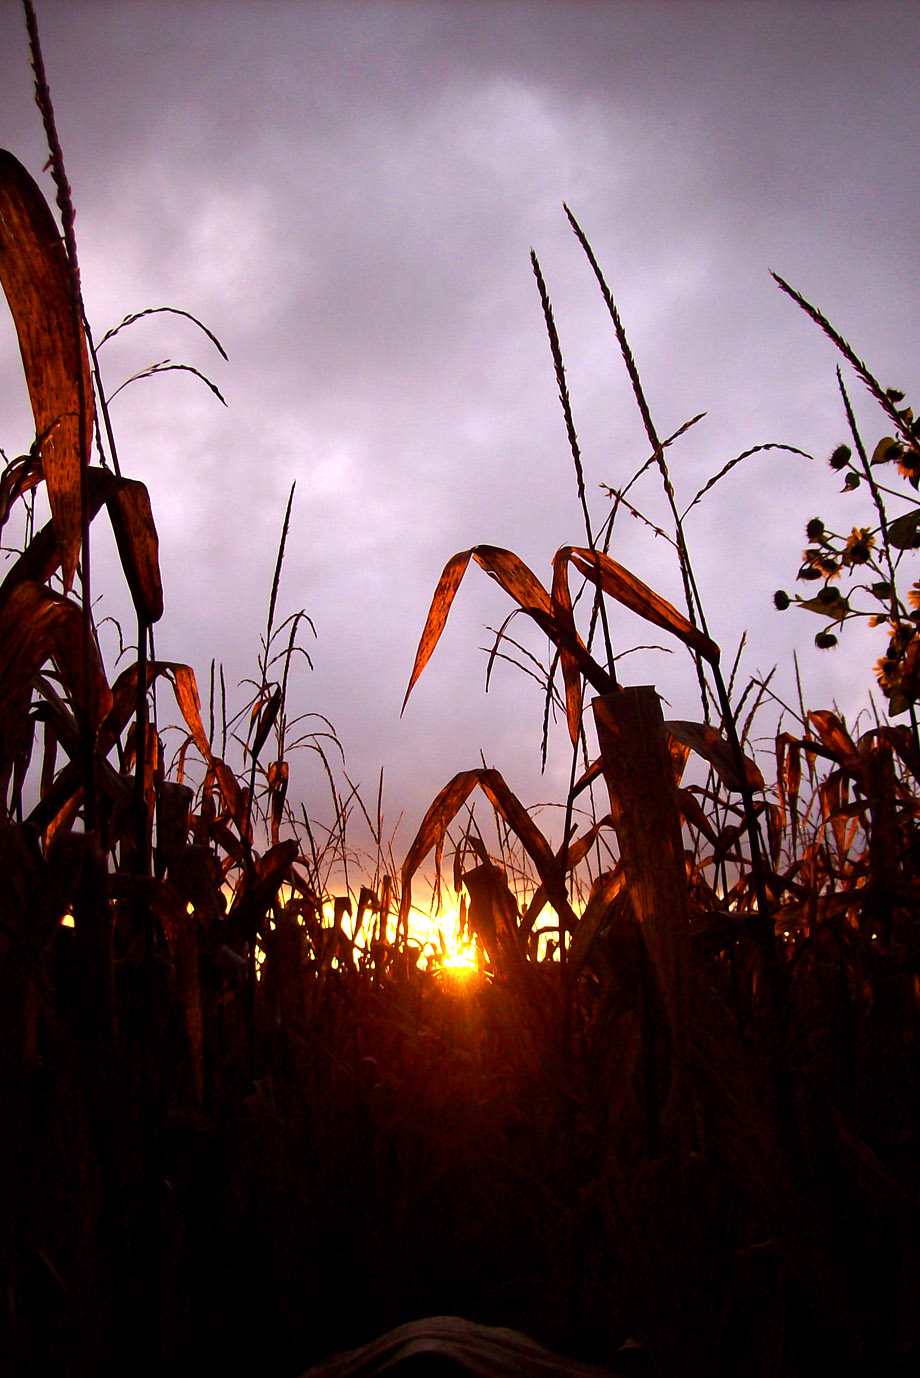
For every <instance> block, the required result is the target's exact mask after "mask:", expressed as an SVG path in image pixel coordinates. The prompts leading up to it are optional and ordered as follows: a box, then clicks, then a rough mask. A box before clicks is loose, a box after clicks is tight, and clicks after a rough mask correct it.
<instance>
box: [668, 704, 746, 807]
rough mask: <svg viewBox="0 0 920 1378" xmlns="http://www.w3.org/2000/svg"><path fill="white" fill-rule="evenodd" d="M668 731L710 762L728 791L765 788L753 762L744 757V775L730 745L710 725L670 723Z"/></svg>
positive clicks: (742, 758) (742, 757)
mask: <svg viewBox="0 0 920 1378" xmlns="http://www.w3.org/2000/svg"><path fill="white" fill-rule="evenodd" d="M665 730H666V731H667V732H669V733H670V735H671V736H672V737H675V738H676V739H677V740H678V741H679V742H683V744H684V746H688V747H690V749H691V751H695V752H696V753H697V755H698V756H702V758H703V760H704V761H708V762H709V764H710V765H711V766H712V768H713V770H715V772H716V774H717V775H718V777H719V779H720V780H721V781H722V783H723V785H724V786H725V788H726V789H734V790H743V789H744V788H745V786H747V787H748V788H749V789H763V785H764V780H763V776H762V775H761V773H760V771H759V769H758V768H757V766H756V764H755V763H754V761H752V760H751V759H750V757H749V756H745V755H743V754H742V756H741V760H742V762H743V770H744V774H743V775H742V773H741V770H739V768H738V760H737V757H736V755H735V753H734V751H733V750H732V748H731V746H730V744H729V743H728V742H727V741H726V740H725V738H724V737H723V736H722V735H721V734H720V733H719V732H717V731H716V729H715V728H714V727H712V726H710V724H709V723H701V722H680V721H668V722H666V723H665Z"/></svg>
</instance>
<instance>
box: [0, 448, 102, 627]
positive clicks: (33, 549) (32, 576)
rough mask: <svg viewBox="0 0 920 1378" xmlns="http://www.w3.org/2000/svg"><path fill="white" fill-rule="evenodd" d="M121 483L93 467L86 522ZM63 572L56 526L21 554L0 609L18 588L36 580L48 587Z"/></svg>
mask: <svg viewBox="0 0 920 1378" xmlns="http://www.w3.org/2000/svg"><path fill="white" fill-rule="evenodd" d="M117 482H118V480H117V479H116V478H115V475H114V474H112V473H110V472H109V470H108V469H99V468H96V467H91V468H90V469H89V472H88V474H87V486H88V493H87V520H88V521H92V520H93V518H94V517H95V516H96V514H97V512H98V511H99V509H100V507H101V506H102V504H103V502H105V501H106V499H107V497H108V496H109V494H110V493H111V491H112V487H113V485H114V484H116V483H117ZM60 568H61V554H60V550H59V549H58V542H57V537H56V535H55V527H54V523H53V522H49V523H48V524H47V526H43V527H42V529H41V530H40V531H38V532H36V534H35V535H34V536H33V537H32V539H31V541H30V542H29V544H28V545H27V546H26V548H25V550H24V551H23V552H22V554H21V555H20V556H19V557H18V558H17V560H16V562H15V564H14V565H13V566H12V568H11V569H10V571H9V573H8V574H7V575H6V578H5V579H4V580H3V583H2V584H0V606H2V605H3V603H5V601H6V599H7V598H8V597H9V595H10V593H11V592H12V590H13V589H14V588H15V587H16V585H17V584H21V583H23V582H24V581H25V580H33V581H34V582H35V583H37V584H43V583H47V581H48V580H49V579H50V578H51V576H52V575H53V574H55V573H57V571H58V570H59V569H60Z"/></svg>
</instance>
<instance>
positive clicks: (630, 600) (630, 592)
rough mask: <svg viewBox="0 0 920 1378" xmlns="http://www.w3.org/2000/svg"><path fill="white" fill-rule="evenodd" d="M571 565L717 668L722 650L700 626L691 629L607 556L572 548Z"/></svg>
mask: <svg viewBox="0 0 920 1378" xmlns="http://www.w3.org/2000/svg"><path fill="white" fill-rule="evenodd" d="M571 559H572V563H573V564H574V566H575V568H576V569H577V570H579V571H580V573H582V574H583V575H584V576H585V578H586V579H590V580H591V582H592V583H594V584H597V585H598V586H599V587H600V588H602V589H603V590H604V592H605V593H609V594H610V596H611V597H612V598H615V599H616V600H617V602H619V603H622V604H623V606H624V607H626V608H629V609H630V611H631V612H635V613H638V614H639V616H640V617H644V618H645V620H646V622H652V623H654V625H655V626H656V627H662V628H663V629H664V630H665V631H668V632H673V633H674V635H675V636H677V637H679V638H680V640H681V641H683V642H684V644H685V645H687V646H689V647H690V649H691V650H693V651H697V652H698V653H699V654H700V655H701V656H702V657H703V659H704V660H708V661H709V663H710V664H711V665H717V664H718V662H719V657H720V655H721V651H720V650H719V647H718V646H717V645H716V643H715V642H714V641H712V640H710V638H709V637H708V636H706V634H705V633H704V632H701V631H700V629H699V627H694V625H693V623H692V622H689V621H688V620H687V618H686V617H684V615H683V614H682V613H679V612H678V611H677V609H676V608H675V607H673V606H672V605H671V604H670V603H669V602H667V600H666V599H664V598H661V597H660V596H659V595H658V594H657V593H655V592H654V591H653V590H652V589H650V588H649V587H648V585H647V584H643V582H642V580H641V579H637V578H636V576H635V575H634V574H630V572H629V570H628V569H624V568H623V566H622V565H620V564H617V562H616V560H612V559H611V558H610V556H609V555H604V554H603V553H602V552H601V551H597V550H583V549H575V550H573V551H572V554H571Z"/></svg>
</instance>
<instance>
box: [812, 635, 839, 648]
mask: <svg viewBox="0 0 920 1378" xmlns="http://www.w3.org/2000/svg"><path fill="white" fill-rule="evenodd" d="M815 645H816V646H817V648H818V650H819V651H829V650H831V649H832V648H833V647H834V646H836V645H837V638H836V636H834V633H833V632H818V635H817V636H816V637H815Z"/></svg>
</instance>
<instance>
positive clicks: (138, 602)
mask: <svg viewBox="0 0 920 1378" xmlns="http://www.w3.org/2000/svg"><path fill="white" fill-rule="evenodd" d="M106 505H107V507H108V511H109V519H110V520H111V523H112V530H113V532H114V533H115V544H116V546H117V547H118V555H119V558H120V560H121V567H122V570H123V571H124V576H125V579H126V581H127V584H128V588H129V589H130V591H131V598H132V601H133V603H134V610H135V612H136V613H137V616H138V618H139V620H140V621H141V622H144V623H146V624H147V625H148V626H150V625H151V624H152V623H154V622H159V620H160V618H161V617H162V616H163V584H162V581H161V579H160V556H159V550H160V545H159V539H158V537H157V528H156V523H155V522H154V520H153V511H152V509H151V506H150V494H149V493H148V492H147V488H146V486H145V485H144V484H143V483H141V482H139V480H137V479H128V478H123V479H120V480H117V486H116V487H115V490H114V492H113V493H112V494H111V496H110V497H108V498H107V499H106Z"/></svg>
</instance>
